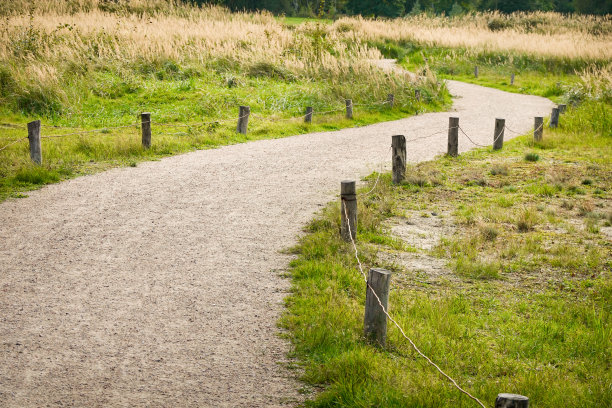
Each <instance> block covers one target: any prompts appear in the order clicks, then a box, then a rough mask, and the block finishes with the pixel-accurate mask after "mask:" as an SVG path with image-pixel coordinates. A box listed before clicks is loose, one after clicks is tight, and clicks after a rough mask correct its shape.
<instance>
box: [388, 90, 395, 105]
mask: <svg viewBox="0 0 612 408" xmlns="http://www.w3.org/2000/svg"><path fill="white" fill-rule="evenodd" d="M387 104H388V105H389V108H393V105H394V104H395V96H393V94H392V93H390V94H389V95H387Z"/></svg>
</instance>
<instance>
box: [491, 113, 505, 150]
mask: <svg viewBox="0 0 612 408" xmlns="http://www.w3.org/2000/svg"><path fill="white" fill-rule="evenodd" d="M505 127H506V119H501V118H495V131H494V132H493V150H500V149H501V148H502V147H504V129H505Z"/></svg>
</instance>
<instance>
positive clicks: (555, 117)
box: [550, 108, 559, 128]
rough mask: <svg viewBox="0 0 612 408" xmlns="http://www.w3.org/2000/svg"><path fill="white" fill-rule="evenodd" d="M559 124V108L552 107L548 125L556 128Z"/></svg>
mask: <svg viewBox="0 0 612 408" xmlns="http://www.w3.org/2000/svg"><path fill="white" fill-rule="evenodd" d="M557 126H559V108H553V109H552V113H551V114H550V127H551V128H556V127H557Z"/></svg>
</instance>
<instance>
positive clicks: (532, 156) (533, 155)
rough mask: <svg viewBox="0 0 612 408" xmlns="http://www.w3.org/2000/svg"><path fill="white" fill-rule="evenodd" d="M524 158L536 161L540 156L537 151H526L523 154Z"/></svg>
mask: <svg viewBox="0 0 612 408" xmlns="http://www.w3.org/2000/svg"><path fill="white" fill-rule="evenodd" d="M525 160H527V161H529V162H537V161H538V160H540V156H539V155H538V154H537V153H527V154H526V155H525Z"/></svg>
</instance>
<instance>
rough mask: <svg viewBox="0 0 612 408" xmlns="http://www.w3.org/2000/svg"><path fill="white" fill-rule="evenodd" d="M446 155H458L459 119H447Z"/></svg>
mask: <svg viewBox="0 0 612 408" xmlns="http://www.w3.org/2000/svg"><path fill="white" fill-rule="evenodd" d="M447 154H448V155H449V156H451V157H457V155H458V154H459V118H453V117H451V118H448V150H447Z"/></svg>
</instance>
